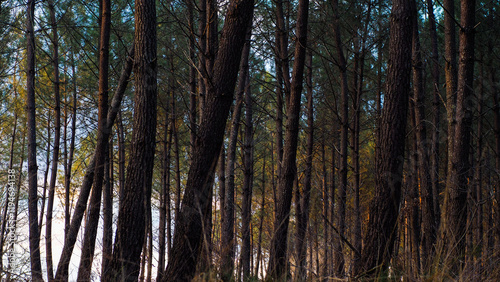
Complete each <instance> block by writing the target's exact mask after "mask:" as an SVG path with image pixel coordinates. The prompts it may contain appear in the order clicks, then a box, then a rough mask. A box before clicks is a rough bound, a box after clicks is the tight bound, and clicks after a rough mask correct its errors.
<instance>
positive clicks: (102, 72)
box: [78, 0, 111, 281]
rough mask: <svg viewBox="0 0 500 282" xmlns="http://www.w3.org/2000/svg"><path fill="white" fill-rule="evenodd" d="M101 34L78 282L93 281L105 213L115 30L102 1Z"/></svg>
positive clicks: (107, 4) (108, 3)
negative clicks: (94, 128)
mask: <svg viewBox="0 0 500 282" xmlns="http://www.w3.org/2000/svg"><path fill="white" fill-rule="evenodd" d="M100 6H101V9H102V10H101V24H100V27H101V31H100V32H101V34H100V38H99V47H100V50H99V96H98V125H97V146H96V154H95V171H94V181H93V184H92V186H93V188H92V195H91V196H90V203H89V207H88V212H87V213H88V220H87V222H86V225H85V232H84V236H83V246H82V255H81V259H80V266H79V268H78V281H88V280H90V274H91V272H92V269H91V268H92V262H93V260H94V250H95V240H96V237H97V228H98V225H99V218H100V213H101V198H102V193H103V192H102V190H103V189H102V186H103V181H104V174H105V170H104V167H105V162H106V151H107V150H106V148H107V147H108V139H109V137H110V135H111V129H109V130H107V126H106V121H107V114H108V95H109V94H108V93H109V90H108V89H109V83H108V77H109V75H108V73H109V37H110V28H111V1H110V0H102V1H101V5H100Z"/></svg>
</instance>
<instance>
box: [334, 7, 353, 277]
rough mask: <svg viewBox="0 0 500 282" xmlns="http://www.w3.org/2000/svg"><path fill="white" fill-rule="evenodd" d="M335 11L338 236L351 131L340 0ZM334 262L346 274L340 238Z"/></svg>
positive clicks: (338, 272) (342, 230) (343, 216)
mask: <svg viewBox="0 0 500 282" xmlns="http://www.w3.org/2000/svg"><path fill="white" fill-rule="evenodd" d="M331 5H332V9H333V13H334V27H333V33H334V36H335V45H336V49H337V56H338V67H339V70H340V79H341V82H340V88H341V89H340V92H341V94H340V96H341V102H340V103H341V106H340V107H341V122H340V123H341V125H342V127H341V131H340V169H339V178H340V179H339V180H340V183H339V187H338V188H339V189H338V202H337V226H338V231H339V232H338V236H340V237H342V236H344V233H345V225H346V224H345V219H346V201H347V172H348V166H347V143H348V133H349V116H348V109H349V88H348V82H347V62H346V59H345V56H344V51H343V50H342V49H343V48H342V40H341V35H340V23H339V1H338V0H332V2H331ZM334 242H335V245H334V255H333V259H334V260H333V264H334V267H335V275H336V276H337V277H342V276H344V272H345V271H344V254H343V251H342V245H341V244H340V240H335V241H334Z"/></svg>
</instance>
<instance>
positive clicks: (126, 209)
mask: <svg viewBox="0 0 500 282" xmlns="http://www.w3.org/2000/svg"><path fill="white" fill-rule="evenodd" d="M134 45H135V54H134V88H135V106H134V126H133V133H132V142H131V147H130V161H129V163H128V166H127V175H126V180H125V186H124V188H123V189H124V191H123V197H122V198H121V199H120V205H119V212H118V222H117V226H116V236H115V244H114V249H113V259H112V261H111V267H110V270H109V271H108V273H107V274H105V275H104V277H105V279H104V280H106V281H116V280H120V281H123V280H127V281H128V280H136V279H137V277H138V275H139V270H140V258H141V250H142V247H143V245H144V238H145V229H146V219H147V215H146V213H147V211H148V207H147V205H148V203H149V201H150V199H151V187H152V177H153V164H154V153H155V138H156V100H157V82H156V76H157V58H156V48H157V46H156V7H155V1H152V0H136V1H135V44H134Z"/></svg>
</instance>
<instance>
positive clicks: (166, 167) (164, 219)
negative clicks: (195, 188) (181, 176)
mask: <svg viewBox="0 0 500 282" xmlns="http://www.w3.org/2000/svg"><path fill="white" fill-rule="evenodd" d="M169 121H170V119H169V118H168V114H165V124H164V126H163V128H164V129H163V131H164V133H163V152H162V153H163V156H162V162H161V165H162V177H161V190H160V211H159V221H160V222H159V227H158V229H159V233H158V248H159V250H158V275H157V277H156V280H157V281H160V280H161V279H162V278H163V271H164V270H165V253H167V255H168V254H170V248H171V244H170V243H171V240H170V236H171V235H170V234H171V230H170V220H171V218H170V147H171V143H172V142H171V141H172V140H171V139H172V129H171V128H172V124H170V126H169ZM167 225H168V228H167ZM165 228H167V232H166V234H165ZM165 237H166V238H165ZM165 239H166V240H165ZM165 249H166V250H165Z"/></svg>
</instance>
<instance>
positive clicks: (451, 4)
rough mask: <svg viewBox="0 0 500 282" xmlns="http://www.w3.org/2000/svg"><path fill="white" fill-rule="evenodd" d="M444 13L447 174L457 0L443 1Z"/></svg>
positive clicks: (451, 134)
mask: <svg viewBox="0 0 500 282" xmlns="http://www.w3.org/2000/svg"><path fill="white" fill-rule="evenodd" d="M443 8H444V10H445V12H444V58H445V67H444V73H445V80H446V117H447V120H448V143H447V148H448V149H447V150H448V152H447V160H448V161H447V167H446V174H448V173H449V171H450V169H451V165H452V164H451V155H452V154H453V146H454V138H455V133H454V132H455V131H454V128H455V123H456V120H455V112H456V104H457V96H456V95H457V94H456V92H457V54H456V53H457V51H456V43H455V41H456V36H455V34H456V32H455V29H456V27H455V0H444V1H443Z"/></svg>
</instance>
